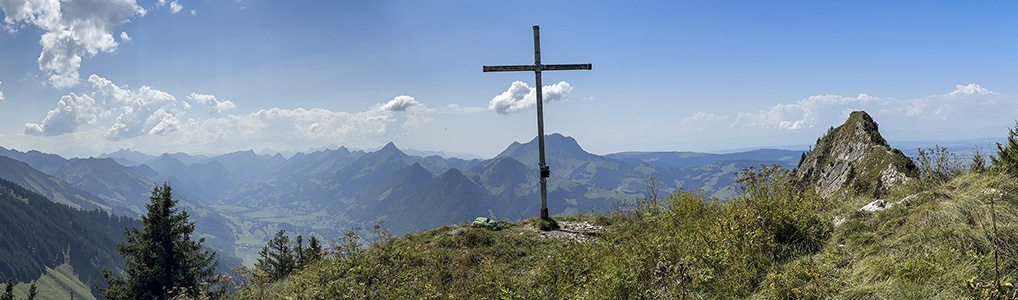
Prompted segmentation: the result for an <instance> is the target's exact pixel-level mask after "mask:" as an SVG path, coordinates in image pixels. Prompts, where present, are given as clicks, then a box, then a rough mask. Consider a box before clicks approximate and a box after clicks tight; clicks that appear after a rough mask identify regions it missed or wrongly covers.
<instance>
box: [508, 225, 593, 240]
mask: <svg viewBox="0 0 1018 300" xmlns="http://www.w3.org/2000/svg"><path fill="white" fill-rule="evenodd" d="M559 226H561V228H559V229H554V230H549V231H540V230H538V229H537V228H534V227H530V226H528V227H527V228H528V229H530V230H533V231H537V232H538V236H539V237H540V238H542V239H570V240H574V241H577V242H585V241H587V240H588V239H590V238H591V237H595V236H597V232H599V231H603V230H604V229H605V227H604V226H598V225H594V224H590V222H570V221H562V222H559Z"/></svg>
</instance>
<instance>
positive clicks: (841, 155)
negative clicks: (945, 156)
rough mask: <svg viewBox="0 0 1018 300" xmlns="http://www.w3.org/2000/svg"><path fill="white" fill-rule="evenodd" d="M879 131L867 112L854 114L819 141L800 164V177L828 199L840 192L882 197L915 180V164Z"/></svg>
mask: <svg viewBox="0 0 1018 300" xmlns="http://www.w3.org/2000/svg"><path fill="white" fill-rule="evenodd" d="M878 128H879V127H878V126H877V123H876V122H875V121H873V118H872V117H870V115H869V114H867V113H866V112H864V111H855V112H852V114H851V115H849V117H848V120H846V121H845V124H842V125H841V126H838V127H837V128H831V129H830V130H828V131H827V134H826V135H824V136H823V137H822V138H819V139H817V144H816V146H814V147H813V150H811V151H809V153H807V154H805V155H804V156H803V158H802V160H801V161H799V167H798V169H797V171H796V177H798V178H799V179H801V180H803V181H806V182H809V183H811V184H814V185H815V186H816V190H817V192H818V193H820V195H821V196H823V197H825V198H826V197H830V196H832V195H834V194H836V193H838V192H839V191H840V192H847V193H860V194H871V195H874V196H879V195H880V194H881V193H883V192H885V191H887V190H888V189H890V188H891V186H894V185H895V184H898V183H901V182H904V181H905V180H908V179H909V178H912V177H914V175H915V170H916V167H915V164H914V163H912V160H911V159H909V158H908V157H907V156H905V154H903V153H901V150H898V149H893V148H891V147H890V146H889V145H888V144H887V141H886V140H884V138H883V137H882V136H880V132H879V131H878Z"/></svg>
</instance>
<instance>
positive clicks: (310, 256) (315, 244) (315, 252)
mask: <svg viewBox="0 0 1018 300" xmlns="http://www.w3.org/2000/svg"><path fill="white" fill-rule="evenodd" d="M324 254H325V253H324V252H323V250H322V243H321V242H320V241H319V240H318V238H317V237H315V236H313V235H312V236H311V239H309V240H308V247H307V248H305V249H304V260H305V265H307V264H310V263H313V262H317V261H319V260H322V256H323V255H324Z"/></svg>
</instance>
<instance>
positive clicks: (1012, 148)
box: [990, 121, 1018, 177]
mask: <svg viewBox="0 0 1018 300" xmlns="http://www.w3.org/2000/svg"><path fill="white" fill-rule="evenodd" d="M1007 131H1008V134H1007V145H1001V144H1000V143H997V156H996V157H992V156H991V157H990V159H991V160H993V169H994V170H996V171H998V172H1002V173H1004V174H1009V175H1011V176H1012V177H1018V121H1016V122H1015V127H1014V128H1008V130H1007Z"/></svg>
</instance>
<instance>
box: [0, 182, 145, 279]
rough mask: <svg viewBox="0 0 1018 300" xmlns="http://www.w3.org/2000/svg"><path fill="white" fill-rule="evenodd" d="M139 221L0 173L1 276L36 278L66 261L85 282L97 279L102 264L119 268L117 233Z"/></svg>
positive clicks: (105, 266) (137, 223)
mask: <svg viewBox="0 0 1018 300" xmlns="http://www.w3.org/2000/svg"><path fill="white" fill-rule="evenodd" d="M140 225H141V224H140V223H139V222H138V221H137V220H135V219H130V218H127V217H116V216H110V215H109V214H107V213H105V212H103V211H100V210H93V211H80V210H77V209H74V208H71V207H69V206H67V205H64V204H59V203H54V202H52V201H50V200H49V199H46V198H45V197H44V196H42V195H40V194H37V193H35V192H32V191H30V190H28V189H26V188H24V187H22V186H20V185H17V184H15V183H13V182H11V181H7V180H5V179H0V278H12V279H13V281H14V282H29V281H32V280H36V279H38V278H39V276H41V275H42V274H43V272H45V271H46V267H50V268H55V267H57V266H59V265H61V264H64V263H70V265H71V267H72V268H74V270H75V272H77V273H78V278H79V279H80V280H81V281H82V282H84V283H85V284H92V283H95V282H98V281H99V279H101V278H102V277H101V275H102V273H101V270H102V269H105V268H114V269H119V268H122V267H123V265H124V261H123V260H122V259H120V257H119V256H117V255H116V245H117V243H119V242H123V241H124V237H123V236H122V235H120V234H117V232H118V231H120V230H123V229H124V228H134V227H137V226H140Z"/></svg>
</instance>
